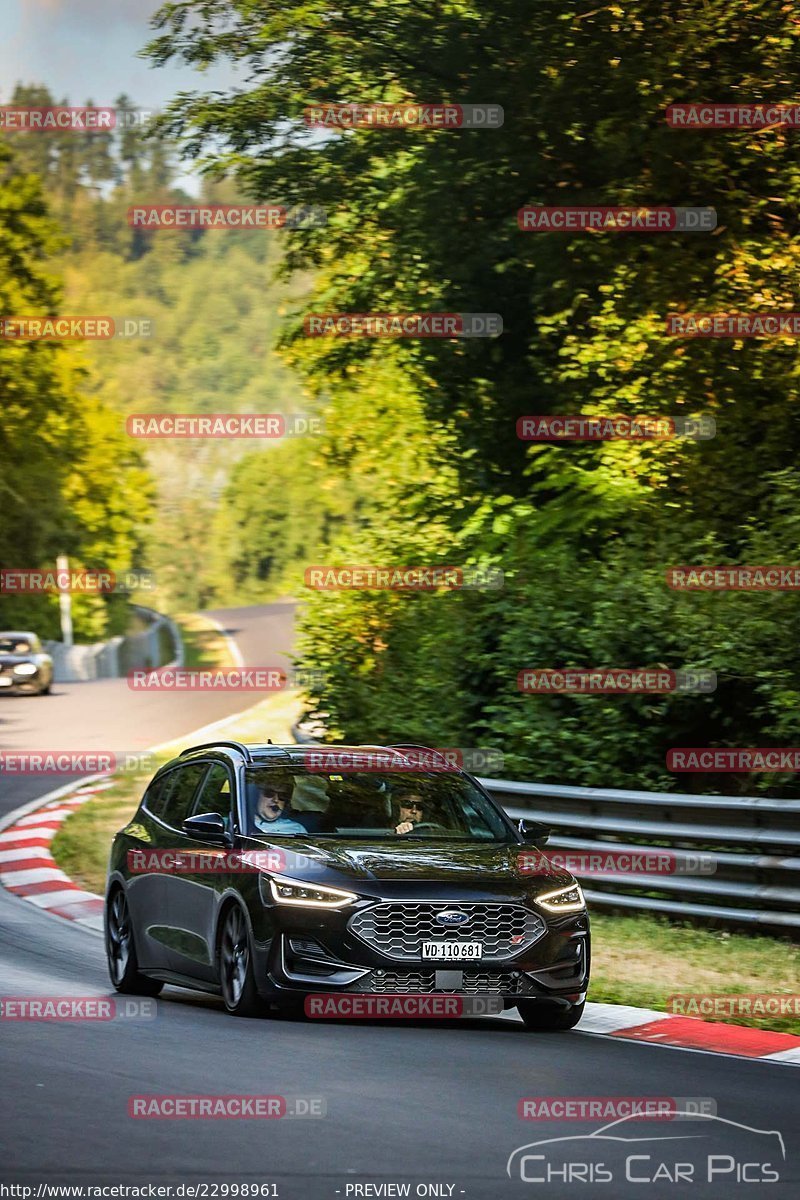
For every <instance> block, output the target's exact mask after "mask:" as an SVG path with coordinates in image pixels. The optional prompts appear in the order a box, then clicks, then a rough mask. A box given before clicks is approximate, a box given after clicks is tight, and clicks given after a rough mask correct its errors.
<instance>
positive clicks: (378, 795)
mask: <svg viewBox="0 0 800 1200" xmlns="http://www.w3.org/2000/svg"><path fill="white" fill-rule="evenodd" d="M246 778H247V786H246V807H247V832H248V833H249V834H250V835H251V836H252V837H264V836H273V835H274V836H280V837H284V836H295V837H302V836H307V835H309V834H311V835H313V836H314V837H332V836H337V837H348V838H350V837H352V838H387V837H396V838H398V839H403V840H406V841H414V840H420V839H425V840H429V841H441V840H442V839H445V840H448V841H451V840H453V841H468V842H474V841H495V842H496V841H503V842H507V841H511V840H512V836H513V835H512V833H511V831H510V830H509V828H508V826H507V825H506V823H505V821H503V819H502V818H501V817H500V816H499V815H498V813H497V812H496V811H495V809H494V808H493V806H492V805H491V804H489V802H488V801H487V800H486V798H485V797H484V796H483V795H482V794H481V792H479V791H478V789H477V788H476V787H475V785H474V784H472V783H470V781H469V780H468V779H465V778H464V777H463V776H459V775H457V774H456V773H454V772H449V771H432V772H426V771H417V772H414V773H410V772H407V771H402V772H401V771H385V772H382V773H380V774H378V773H373V772H362V771H348V772H342V773H336V772H331V773H330V774H329V773H322V772H317V771H314V772H310V771H307V770H306V769H305V767H304V766H302V765H300V764H297V765H294V764H293V765H291V766H270V767H248V768H247V772H246Z"/></svg>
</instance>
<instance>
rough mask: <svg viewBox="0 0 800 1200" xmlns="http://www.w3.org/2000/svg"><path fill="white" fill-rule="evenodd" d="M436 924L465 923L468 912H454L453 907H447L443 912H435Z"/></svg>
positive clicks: (467, 918)
mask: <svg viewBox="0 0 800 1200" xmlns="http://www.w3.org/2000/svg"><path fill="white" fill-rule="evenodd" d="M435 919H436V924H437V925H466V923H467V921H468V920H469V913H465V912H456V910H455V909H454V908H448V909H447V910H446V911H445V912H440V913H437V914H436V918H435Z"/></svg>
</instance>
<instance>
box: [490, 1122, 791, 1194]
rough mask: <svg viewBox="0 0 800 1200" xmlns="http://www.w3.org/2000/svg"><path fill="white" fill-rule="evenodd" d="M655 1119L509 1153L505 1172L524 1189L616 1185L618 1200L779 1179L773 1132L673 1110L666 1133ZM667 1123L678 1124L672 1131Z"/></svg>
mask: <svg viewBox="0 0 800 1200" xmlns="http://www.w3.org/2000/svg"><path fill="white" fill-rule="evenodd" d="M653 1119H654V1121H655V1122H656V1124H654V1126H653V1128H652V1130H651V1129H650V1128H649V1126H650V1119H648V1118H647V1117H643V1116H642V1115H641V1114H633V1115H631V1116H626V1117H620V1118H619V1119H618V1120H616V1121H611V1122H610V1123H609V1124H607V1125H603V1126H601V1127H600V1128H599V1129H596V1130H594V1132H592V1133H589V1134H576V1135H573V1136H570V1137H554V1138H541V1139H539V1140H537V1141H535V1142H528V1143H527V1144H526V1145H524V1146H518V1147H517V1149H516V1150H513V1151H512V1152H511V1154H510V1155H509V1157H508V1161H507V1163H506V1173H507V1175H509V1176H510V1178H512V1179H519V1180H520V1181H521V1182H522V1183H529V1184H545V1185H546V1184H553V1183H560V1184H562V1185H563V1184H564V1183H575V1184H580V1183H584V1184H585V1183H590V1184H602V1183H605V1184H609V1183H610V1184H617V1185H618V1190H617V1191H616V1192H614V1193H613V1194H614V1196H615V1200H616V1197H617V1196H619V1195H622V1196H624V1195H626V1194H633V1193H630V1191H629V1187H628V1185H630V1184H634V1185H636V1184H638V1185H639V1186H641V1185H642V1184H657V1185H659V1190H658V1191H657V1192H656V1193H655V1195H656V1196H657V1197H658V1200H661V1198H662V1197H664V1196H670V1195H675V1196H683V1195H687V1194H689V1193H688V1192H687V1191H686V1186H687V1185H692V1184H699V1185H701V1186H702V1185H703V1184H706V1185H707V1184H711V1183H716V1184H719V1183H722V1184H741V1183H750V1184H753V1183H764V1184H766V1183H776V1182H777V1181H778V1180H780V1178H781V1170H782V1168H783V1166H784V1163H785V1160H786V1147H785V1144H784V1141H783V1135H782V1134H781V1133H780V1131H779V1130H777V1129H757V1128H754V1127H753V1126H751V1125H744V1124H740V1123H739V1122H737V1121H729V1120H727V1119H725V1118H723V1117H718V1116H716V1115H714V1114H711V1113H707V1112H698V1111H690V1112H675V1113H672V1114H671V1121H670V1128H669V1130H668V1131H666V1130H665V1129H664V1125H663V1120H661V1121H659V1118H658V1117H655V1118H653ZM672 1120H679V1121H680V1125H679V1126H678V1127H673V1126H672V1123H671V1122H672ZM659 1124H660V1128H659ZM673 1189H674V1190H673ZM635 1194H636V1195H638V1194H639V1193H638V1191H637V1192H636V1193H635ZM699 1194H700V1193H699V1192H698V1195H699ZM715 1194H716V1193H715ZM609 1195H611V1193H609Z"/></svg>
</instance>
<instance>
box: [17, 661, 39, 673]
mask: <svg viewBox="0 0 800 1200" xmlns="http://www.w3.org/2000/svg"><path fill="white" fill-rule="evenodd" d="M38 670H39V668H38V667H37V666H36V663H17V665H16V666H15V667H14V674H15V675H35V674H36V672H37V671H38Z"/></svg>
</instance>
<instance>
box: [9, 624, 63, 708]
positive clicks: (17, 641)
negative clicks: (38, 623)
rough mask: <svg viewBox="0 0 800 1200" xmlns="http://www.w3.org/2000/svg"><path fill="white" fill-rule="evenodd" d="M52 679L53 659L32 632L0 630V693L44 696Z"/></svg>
mask: <svg viewBox="0 0 800 1200" xmlns="http://www.w3.org/2000/svg"><path fill="white" fill-rule="evenodd" d="M52 682H53V660H52V658H51V657H50V655H49V654H46V653H45V652H44V650H43V649H42V643H41V642H40V641H39V639H38V637H37V636H36V634H35V633H25V632H18V631H13V630H12V631H7V632H2V631H0V694H2V693H3V692H29V693H31V694H33V695H38V696H46V695H47V693H48V692H49V691H50V685H51V684H52Z"/></svg>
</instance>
